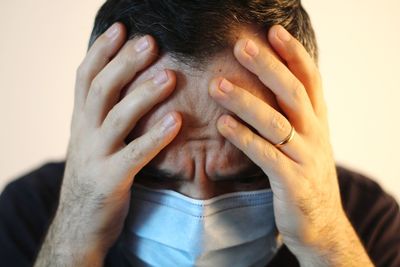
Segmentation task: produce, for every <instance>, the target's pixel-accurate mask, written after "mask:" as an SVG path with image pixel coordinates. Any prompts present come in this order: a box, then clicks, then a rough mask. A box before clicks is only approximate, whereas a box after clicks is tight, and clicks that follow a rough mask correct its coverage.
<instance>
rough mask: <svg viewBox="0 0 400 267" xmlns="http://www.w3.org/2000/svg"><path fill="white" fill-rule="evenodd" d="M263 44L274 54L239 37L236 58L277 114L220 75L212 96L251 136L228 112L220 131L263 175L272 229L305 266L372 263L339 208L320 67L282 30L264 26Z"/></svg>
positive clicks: (219, 123)
mask: <svg viewBox="0 0 400 267" xmlns="http://www.w3.org/2000/svg"><path fill="white" fill-rule="evenodd" d="M268 41H269V43H270V45H271V47H272V49H273V50H274V51H273V50H272V49H271V48H270V47H268V46H267V44H259V43H256V42H255V41H253V40H251V39H241V40H239V41H237V43H236V45H235V48H234V55H235V57H236V59H237V60H238V61H239V62H240V64H242V65H243V66H244V67H245V68H247V69H248V70H249V71H250V72H252V73H254V74H255V75H257V77H258V78H259V80H260V81H261V82H262V83H263V84H264V85H265V86H266V87H268V88H269V89H270V90H271V91H272V92H273V93H274V94H275V96H276V99H277V103H278V105H279V107H280V109H281V110H282V112H283V114H282V113H280V112H279V111H277V110H276V109H274V108H272V107H271V106H270V105H268V104H267V103H266V102H264V101H263V100H261V99H259V98H257V97H256V96H254V95H252V94H251V93H249V91H248V90H246V89H244V88H240V87H239V86H236V85H234V84H233V83H231V82H229V81H228V80H227V79H225V78H223V77H219V78H216V79H214V80H213V81H212V83H211V85H210V95H211V96H212V97H213V98H214V99H215V100H216V101H217V102H218V103H219V104H221V105H222V106H223V107H225V108H226V109H228V110H230V111H232V112H233V113H234V114H236V115H237V116H238V117H239V118H241V119H242V120H243V121H245V122H246V123H248V124H249V125H251V126H252V127H253V128H254V129H255V130H256V132H255V131H253V130H251V129H250V128H249V127H247V126H246V125H244V124H243V123H241V122H240V121H239V120H237V119H235V118H234V117H233V116H230V115H223V116H222V117H221V118H220V119H219V120H218V123H217V127H218V130H219V132H220V133H221V134H222V135H223V136H224V137H225V138H227V139H228V140H229V141H230V142H231V143H233V144H234V145H235V146H237V147H238V148H239V149H240V150H241V151H243V152H244V153H245V154H246V155H247V156H248V157H249V158H250V159H251V160H252V161H253V162H254V163H256V164H257V165H258V166H259V167H260V168H261V169H262V170H263V171H264V172H265V174H266V175H267V176H268V178H269V181H270V185H271V189H272V191H273V194H274V212H275V220H276V224H277V228H278V231H279V232H280V234H281V235H282V238H283V242H284V243H285V244H286V245H287V246H288V248H289V249H290V250H291V251H292V252H293V253H294V254H295V255H296V257H297V258H298V260H299V261H300V263H301V264H302V265H303V266H321V265H323V266H361V265H362V266H372V263H371V261H370V259H369V257H368V255H367V253H366V252H365V250H364V248H363V246H362V244H361V242H360V240H359V239H358V237H357V234H356V233H355V231H354V229H353V228H352V226H351V224H350V222H349V220H348V219H347V217H346V215H345V213H344V210H343V208H342V204H341V198H340V191H339V185H338V179H337V174H336V168H335V162H334V158H333V153H332V147H331V144H330V138H329V129H328V120H327V112H326V105H325V101H324V99H323V92H322V82H321V78H320V74H319V71H318V67H317V66H316V64H315V62H314V60H313V59H312V58H311V56H310V55H309V54H308V53H307V51H306V49H305V48H304V47H303V46H302V45H301V43H300V42H299V41H297V40H296V39H295V38H294V37H293V36H292V35H290V34H289V33H288V32H287V31H286V30H285V29H284V28H283V27H282V26H279V25H277V26H273V27H272V28H271V29H270V31H269V33H268ZM275 53H276V54H278V55H279V57H280V58H281V59H282V60H281V59H279V58H278V57H277V56H276V55H275ZM292 127H293V131H294V135H293V136H291V133H292ZM289 137H293V138H290V141H289V142H288V143H286V144H284V145H283V146H277V144H279V143H280V142H282V141H284V140H287V139H289Z"/></svg>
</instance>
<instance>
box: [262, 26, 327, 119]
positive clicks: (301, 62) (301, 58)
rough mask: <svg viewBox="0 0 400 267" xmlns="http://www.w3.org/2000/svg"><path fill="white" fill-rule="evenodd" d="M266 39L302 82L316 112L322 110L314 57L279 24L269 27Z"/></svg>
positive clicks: (317, 72) (319, 80)
mask: <svg viewBox="0 0 400 267" xmlns="http://www.w3.org/2000/svg"><path fill="white" fill-rule="evenodd" d="M268 40H269V42H270V43H271V45H272V47H273V48H274V50H275V51H276V52H277V53H278V54H279V56H280V57H281V58H282V59H283V60H284V61H285V62H286V64H287V66H288V67H289V69H290V71H291V72H292V73H293V74H294V75H295V76H296V77H297V78H298V79H299V80H300V81H301V82H302V83H303V84H304V87H305V88H306V90H307V94H308V96H309V98H310V100H311V103H312V106H313V107H314V110H315V111H316V113H317V114H318V113H320V112H322V111H323V109H324V99H323V91H322V81H321V75H320V73H319V70H318V67H317V65H316V63H315V61H314V59H313V58H312V57H311V56H310V54H309V53H308V52H307V50H306V49H305V48H304V46H303V45H302V44H301V43H300V42H299V41H298V40H297V39H296V38H294V37H293V36H292V35H291V34H290V33H289V32H288V31H287V30H286V29H285V28H284V27H282V26H281V25H275V26H273V27H271V29H270V31H269V33H268Z"/></svg>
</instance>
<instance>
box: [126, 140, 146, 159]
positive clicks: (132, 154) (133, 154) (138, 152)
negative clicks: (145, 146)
mask: <svg viewBox="0 0 400 267" xmlns="http://www.w3.org/2000/svg"><path fill="white" fill-rule="evenodd" d="M144 156H145V153H144V151H143V150H142V149H140V146H139V145H138V143H137V142H135V143H133V144H132V146H130V148H129V150H128V153H125V154H124V161H125V162H128V163H129V162H139V161H140V160H141V159H143V157H144Z"/></svg>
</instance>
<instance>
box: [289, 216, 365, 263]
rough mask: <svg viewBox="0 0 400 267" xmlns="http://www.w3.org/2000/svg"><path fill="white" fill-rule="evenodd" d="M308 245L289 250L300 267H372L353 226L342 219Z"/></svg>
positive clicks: (292, 243)
mask: <svg viewBox="0 0 400 267" xmlns="http://www.w3.org/2000/svg"><path fill="white" fill-rule="evenodd" d="M312 236H313V238H312V239H308V240H307V241H306V242H298V241H296V242H289V243H291V246H288V247H289V248H290V250H291V251H292V252H293V254H294V255H295V256H296V257H297V259H298V260H299V262H300V265H301V266H362V267H368V266H373V264H372V262H371V260H370V259H369V256H368V254H367V253H366V251H365V249H364V247H363V245H362V243H361V241H360V240H359V238H358V236H357V234H356V232H355V231H354V229H353V227H352V225H351V223H350V222H349V220H348V219H347V217H346V215H345V214H344V212H343V215H342V216H340V217H338V219H337V220H335V223H334V224H333V225H329V226H326V227H325V228H324V229H323V230H322V231H321V232H320V233H319V234H318V235H312Z"/></svg>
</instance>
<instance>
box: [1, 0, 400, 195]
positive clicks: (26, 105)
mask: <svg viewBox="0 0 400 267" xmlns="http://www.w3.org/2000/svg"><path fill="white" fill-rule="evenodd" d="M102 2H103V1H100V0H87V1H50V0H35V1H33V0H25V1H11V0H2V1H0V12H1V16H0V33H1V37H0V88H1V89H0V123H1V131H0V148H1V149H0V191H1V190H2V188H3V187H4V185H5V184H7V183H8V182H9V181H11V180H12V179H13V178H16V177H18V176H19V175H21V174H23V173H25V172H27V171H28V170H31V169H32V168H36V167H38V166H39V165H40V164H42V163H44V162H46V161H49V160H62V159H63V158H64V157H65V152H66V148H67V144H68V138H69V124H70V118H71V111H72V103H73V89H74V80H75V71H76V68H77V66H78V65H79V63H80V62H81V60H82V59H83V57H84V55H85V53H86V47H87V42H88V38H89V35H90V31H91V27H92V25H93V20H94V16H95V13H96V11H97V10H98V8H99V7H100V5H101V4H102ZM303 4H304V6H305V7H306V9H307V11H308V12H309V14H310V16H311V19H312V21H313V25H314V28H315V30H316V34H317V38H318V42H319V46H320V67H321V72H322V76H323V78H324V88H325V98H326V100H327V103H328V107H329V118H330V125H331V137H332V144H333V147H334V151H335V156H336V159H337V161H338V162H339V163H341V164H344V165H345V166H348V167H351V168H353V169H355V170H358V171H361V172H362V173H365V174H367V175H370V176H372V177H374V178H375V180H376V181H378V182H379V183H380V184H381V185H382V186H383V187H384V188H385V189H386V190H387V191H389V192H390V193H391V194H393V195H394V196H395V197H396V198H397V200H400V179H399V178H400V174H399V166H400V161H399V156H398V152H399V150H400V138H399V136H400V126H399V118H398V117H399V116H400V104H399V101H400V90H399V89H400V68H399V66H398V64H399V62H400V51H399V48H400V32H399V30H398V28H399V26H400V15H399V12H400V1H398V0H382V1H380V2H379V4H378V3H377V2H376V1H372V0H364V1H360V0H358V1H357V0H352V1H349V0H337V1H320V0H306V1H303Z"/></svg>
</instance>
